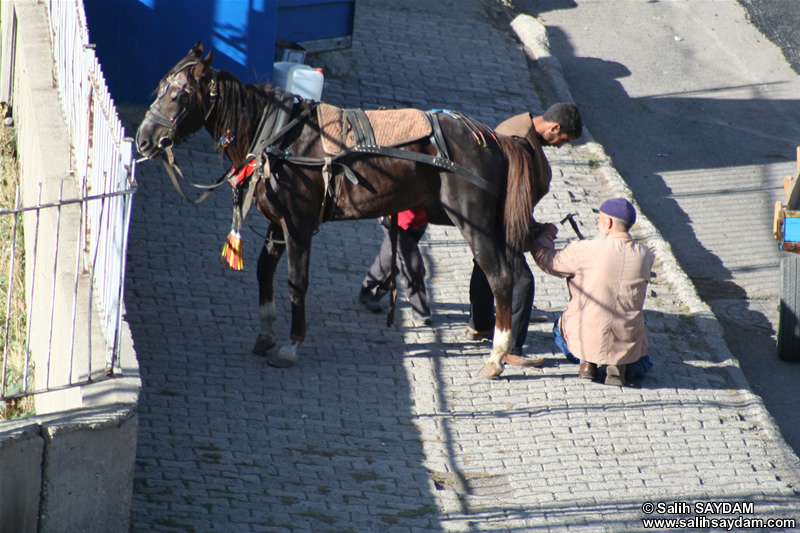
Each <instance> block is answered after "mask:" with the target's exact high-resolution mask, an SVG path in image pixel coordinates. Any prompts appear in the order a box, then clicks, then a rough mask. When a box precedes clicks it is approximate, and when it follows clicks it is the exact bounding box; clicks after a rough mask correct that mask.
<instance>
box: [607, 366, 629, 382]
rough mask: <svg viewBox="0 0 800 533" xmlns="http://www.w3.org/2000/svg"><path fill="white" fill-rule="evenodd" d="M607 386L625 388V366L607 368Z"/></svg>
mask: <svg viewBox="0 0 800 533" xmlns="http://www.w3.org/2000/svg"><path fill="white" fill-rule="evenodd" d="M606 385H614V386H616V387H624V386H625V365H608V366H607V367H606Z"/></svg>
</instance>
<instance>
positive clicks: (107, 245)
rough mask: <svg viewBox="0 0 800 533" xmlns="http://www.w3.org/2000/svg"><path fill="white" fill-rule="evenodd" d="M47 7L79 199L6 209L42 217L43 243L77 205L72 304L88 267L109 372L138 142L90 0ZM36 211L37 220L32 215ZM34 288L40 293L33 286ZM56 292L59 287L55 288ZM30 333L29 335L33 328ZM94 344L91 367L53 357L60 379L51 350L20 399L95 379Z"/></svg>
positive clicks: (64, 0) (0, 378) (115, 349)
mask: <svg viewBox="0 0 800 533" xmlns="http://www.w3.org/2000/svg"><path fill="white" fill-rule="evenodd" d="M48 8H49V15H50V30H51V36H52V47H53V57H54V60H55V63H56V75H57V77H58V89H59V94H60V98H61V106H62V109H63V112H64V117H65V120H66V124H67V130H68V135H69V139H70V145H71V148H72V165H73V168H72V171H73V173H74V176H75V178H76V180H77V185H78V188H79V191H80V193H79V196H80V197H79V198H77V199H69V200H67V201H62V200H63V199H62V198H61V197H59V201H58V202H57V203H55V204H51V205H41V202H40V201H39V202H37V205H36V206H29V207H26V208H23V209H21V210H20V209H15V210H13V211H6V212H3V213H2V214H5V215H13V216H14V217H18V216H19V215H20V214H22V213H25V215H26V217H27V218H26V221H27V220H30V222H33V221H34V220H35V222H33V224H34V225H35V226H36V227H37V229H34V228H29V229H28V231H33V232H34V233H36V237H35V242H38V239H39V237H38V234H39V230H38V226H39V219H40V217H41V216H45V213H48V212H50V213H52V212H53V211H54V210H56V211H57V213H58V215H57V216H56V217H55V219H54V220H52V221H50V223H51V224H52V223H54V224H55V226H56V227H55V228H53V227H51V228H50V229H51V230H53V229H55V231H56V233H57V234H60V229H61V228H60V221H61V213H62V210H63V209H67V210H69V211H70V212H72V213H74V212H75V210H76V209H77V210H78V212H79V217H80V223H79V224H80V228H81V231H80V233H79V235H78V242H76V243H72V244H69V245H66V246H69V247H72V246H75V247H77V248H78V250H79V253H78V254H77V259H76V261H77V265H76V266H77V268H76V277H75V280H74V284H75V295H76V300H75V301H74V304H73V308H76V307H77V306H79V305H84V304H83V303H82V302H78V300H77V294H78V283H79V273H80V272H83V273H84V275H87V276H88V278H89V285H90V287H89V294H90V295H91V296H90V298H89V301H88V302H86V305H88V306H89V307H92V302H94V308H95V309H96V310H97V311H98V312H99V321H97V322H99V325H100V329H101V331H102V337H103V338H104V340H105V350H106V357H105V361H106V365H105V372H106V373H107V374H108V373H109V372H113V369H114V366H115V363H116V362H117V361H118V355H119V342H120V335H119V333H120V329H121V322H122V296H123V287H124V280H125V259H126V253H127V238H128V227H129V223H130V214H131V206H132V198H133V192H134V191H135V189H136V182H135V176H134V174H135V164H134V162H133V141H132V139H130V138H127V137H125V133H124V128H123V126H122V122H121V121H120V119H119V117H118V114H117V110H116V107H115V104H114V101H113V100H112V98H111V95H110V93H109V91H108V88H107V85H106V82H105V78H104V76H103V73H102V70H101V67H100V64H99V62H98V60H97V56H96V55H95V52H94V48H93V46H92V45H91V44H90V43H89V33H88V29H87V25H86V14H85V11H84V6H83V0H48ZM34 213H35V215H34ZM29 215H31V216H34V218H30V216H29ZM48 216H49V215H48ZM15 220H16V218H15ZM55 238H56V248H55V249H56V250H57V251H58V249H59V245H60V243H59V242H58V236H56V237H55ZM29 253H30V251H29ZM32 254H33V255H32V257H29V258H27V259H28V260H32V261H33V262H34V263H35V262H36V257H35V256H36V251H35V245H34V250H33V252H32ZM53 263H55V264H56V265H57V264H58V263H59V257H58V255H57V256H56V257H54V258H53ZM54 269H55V266H54ZM54 273H55V272H54ZM30 290H31V291H33V288H32V285H31V288H30ZM53 290H54V291H55V285H54V288H53ZM29 312H30V310H29ZM74 312H75V311H74V309H73V313H74ZM51 315H52V310H51ZM97 316H98V314H92V315H91V318H90V324H89V337H90V338H91V335H92V334H91V330H92V324H91V322H92V321H94V318H95V317H97ZM51 322H52V319H51ZM95 325H97V323H96V324H95ZM0 327H2V325H0ZM73 327H74V326H73ZM51 330H52V323H51ZM51 335H52V334H51ZM79 335H81V334H79ZM28 336H29V337H30V333H29V335H28ZM74 336H75V333H74V331H73V337H74ZM79 344H81V345H83V344H82V343H79ZM91 346H92V344H91V341H90V342H89V344H88V346H86V347H87V349H88V351H89V357H88V364H89V366H88V367H87V368H85V369H84V368H80V369H78V368H73V367H74V366H75V364H74V363H73V355H74V354H73V351H74V348H73V349H70V350H69V356H68V358H69V361H53V362H52V364H53V365H54V366H53V369H55V368H56V367H65V366H66V367H68V368H67V369H66V372H62V371H59V372H58V374H59V376H64V375H66V378H64V379H62V378H61V377H59V379H56V380H53V381H51V379H50V378H49V376H50V374H51V372H55V370H53V369H51V368H50V365H51V361H50V349H49V348H48V350H47V352H48V353H47V361H48V364H47V366H48V368H41V367H37V370H36V374H37V383H36V385H35V386H33V387H32V388H31V387H29V384H28V380H27V378H26V379H24V380H23V383H24V385H23V389H24V390H22V391H21V392H20V391H19V390H17V391H16V392H15V394H14V396H21V395H28V394H33V393H37V392H43V391H45V390H51V389H52V388H62V387H65V386H66V387H69V386H72V385H76V384H80V383H82V382H86V381H87V380H88V381H92V380H93V379H96V378H97V376H98V371H97V369H93V368H92V366H91V364H92V363H91V361H92V357H91V351H92V348H91ZM81 359H82V358H81ZM28 366H29V364H28V362H27V361H26V363H25V365H24V372H27V370H28ZM0 372H2V374H1V375H0V400H2V399H3V397H4V396H6V397H8V396H7V394H4V393H8V392H9V391H4V390H3V389H4V388H5V383H6V380H7V377H8V376H6V375H5V373H6V371H5V358H4V364H3V365H0ZM43 373H44V374H46V375H47V379H45V380H44V381H43V382H41V381H39V379H38V377H39V376H40V375H42V374H43Z"/></svg>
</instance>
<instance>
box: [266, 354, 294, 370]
mask: <svg viewBox="0 0 800 533" xmlns="http://www.w3.org/2000/svg"><path fill="white" fill-rule="evenodd" d="M267 364H269V366H274V367H275V368H289V367H290V366H292V365H293V364H294V359H289V358H286V357H282V356H281V354H280V353H278V354H275V355H273V356H271V357H269V358H268V359H267Z"/></svg>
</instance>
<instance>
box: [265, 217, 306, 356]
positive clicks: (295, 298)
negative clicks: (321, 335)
mask: <svg viewBox="0 0 800 533" xmlns="http://www.w3.org/2000/svg"><path fill="white" fill-rule="evenodd" d="M284 234H285V235H286V248H287V250H288V253H289V255H288V263H289V299H290V300H291V304H292V327H291V331H290V332H289V342H288V343H286V344H285V345H284V346H283V347H282V348H281V349H280V350H279V351H278V353H277V354H275V355H274V356H272V357H270V358H269V359H268V362H269V364H270V365H272V366H275V367H279V368H285V367H288V366H292V365H293V364H294V363H295V362H296V361H297V349H298V348H299V347H300V345H301V344H302V343H303V341H304V340H305V338H306V303H305V302H306V292H307V291H308V269H309V260H310V252H311V234H312V230H311V228H300V227H297V226H295V227H293V228H292V231H291V232H290V231H284Z"/></svg>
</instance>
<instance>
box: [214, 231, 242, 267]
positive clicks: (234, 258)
mask: <svg viewBox="0 0 800 533" xmlns="http://www.w3.org/2000/svg"><path fill="white" fill-rule="evenodd" d="M220 261H222V262H223V263H224V264H225V265H226V266H227V267H228V268H230V269H231V270H242V269H243V268H244V243H243V242H242V236H241V235H239V233H238V232H236V231H233V230H231V232H230V233H228V239H227V241H225V246H223V247H222V256H221V257H220Z"/></svg>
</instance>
